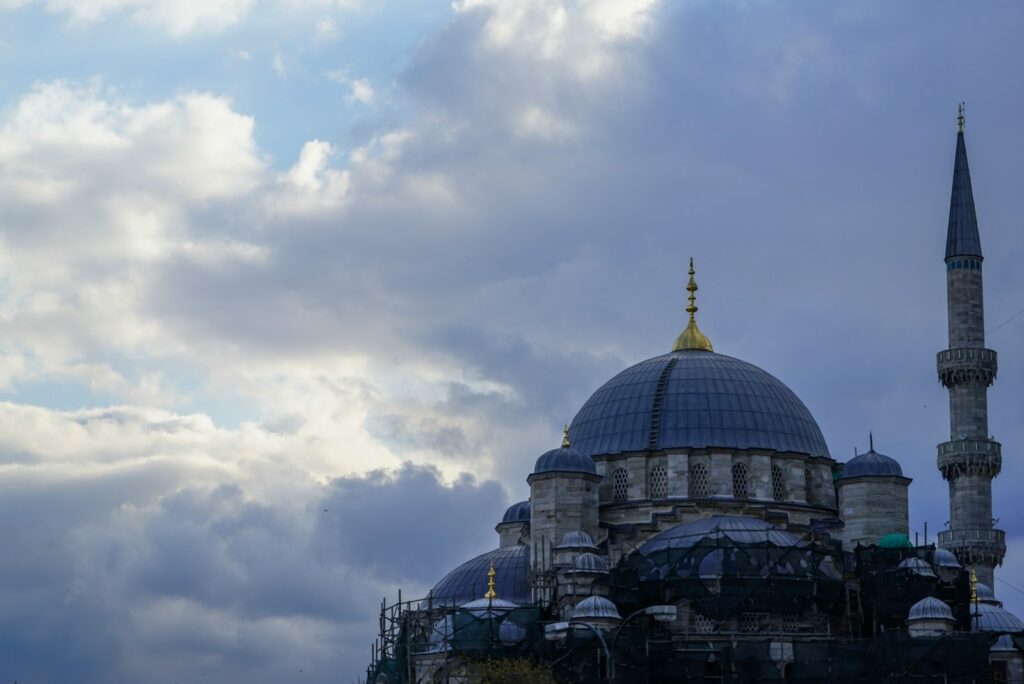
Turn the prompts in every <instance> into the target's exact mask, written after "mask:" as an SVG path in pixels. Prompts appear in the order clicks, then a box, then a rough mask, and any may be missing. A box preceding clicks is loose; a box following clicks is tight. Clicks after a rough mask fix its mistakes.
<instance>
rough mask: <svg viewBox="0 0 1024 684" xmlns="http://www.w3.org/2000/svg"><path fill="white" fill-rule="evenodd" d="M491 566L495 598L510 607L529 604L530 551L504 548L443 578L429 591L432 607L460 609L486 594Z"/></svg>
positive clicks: (469, 562) (521, 548) (489, 553)
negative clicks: (435, 605)
mask: <svg viewBox="0 0 1024 684" xmlns="http://www.w3.org/2000/svg"><path fill="white" fill-rule="evenodd" d="M492 563H493V564H494V573H495V575H494V590H495V593H497V594H498V598H500V599H502V600H505V601H510V602H512V603H520V604H522V603H529V601H530V585H529V582H528V580H527V576H528V575H529V573H530V547H529V546H526V545H525V544H516V545H514V546H506V547H503V548H500V549H495V550H493V551H488V552H487V553H482V554H480V555H479V556H477V557H476V558H472V559H470V560H468V561H466V562H465V563H463V564H462V565H460V566H459V567H457V568H455V569H454V570H452V571H451V572H449V573H448V574H447V575H445V576H444V577H443V578H442V579H441V581H440V582H438V583H437V584H436V585H435V586H434V588H433V589H431V590H430V600H431V601H433V602H434V603H435V604H442V605H450V606H460V605H462V604H464V603H466V602H467V601H473V600H474V599H478V598H482V597H483V596H484V594H486V593H487V571H488V570H490V569H491V564H492Z"/></svg>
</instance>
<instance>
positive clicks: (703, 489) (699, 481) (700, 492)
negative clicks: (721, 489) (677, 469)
mask: <svg viewBox="0 0 1024 684" xmlns="http://www.w3.org/2000/svg"><path fill="white" fill-rule="evenodd" d="M710 485H711V477H710V476H709V475H708V467H707V466H706V465H704V464H703V463H695V464H693V465H692V466H690V492H689V494H690V498H691V499H703V498H706V497H707V496H708V490H709V489H710Z"/></svg>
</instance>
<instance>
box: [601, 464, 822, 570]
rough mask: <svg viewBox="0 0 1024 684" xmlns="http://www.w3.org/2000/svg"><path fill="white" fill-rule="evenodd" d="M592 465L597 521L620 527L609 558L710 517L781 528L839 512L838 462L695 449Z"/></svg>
mask: <svg viewBox="0 0 1024 684" xmlns="http://www.w3.org/2000/svg"><path fill="white" fill-rule="evenodd" d="M594 462H595V464H596V467H597V473H598V475H600V476H601V481H600V485H599V500H600V519H601V523H602V526H603V527H605V528H615V529H616V530H617V532H616V534H615V535H613V539H612V542H613V544H612V545H613V547H615V548H613V549H612V551H611V553H612V556H613V558H612V560H613V562H614V561H615V560H617V555H618V553H619V551H620V550H621V551H622V552H628V550H629V548H630V545H636V544H639V543H641V542H642V541H643V540H644V539H646V538H648V537H650V536H652V535H654V534H657V533H658V532H660V531H662V530H666V529H669V528H671V527H673V526H675V525H678V524H680V523H682V522H687V521H689V520H693V519H696V518H701V517H706V516H708V515H715V514H727V515H748V516H752V517H757V518H764V519H769V520H770V521H771V522H773V523H776V524H779V525H780V526H781V527H786V526H789V525H795V526H802V525H808V524H809V523H810V522H811V521H812V520H821V519H825V518H833V517H835V516H837V510H836V505H837V504H836V495H835V487H834V485H833V478H832V472H833V467H834V466H835V462H834V461H833V460H831V459H828V458H815V457H808V456H806V455H803V454H795V453H793V454H788V453H777V452H769V451H761V450H736V451H726V450H711V449H693V450H689V451H683V452H678V451H672V452H639V453H630V454H621V455H614V456H595V457H594ZM604 534H605V532H602V533H601V537H602V538H603V536H604ZM595 540H598V541H599V539H598V538H597V537H595ZM619 547H621V549H619Z"/></svg>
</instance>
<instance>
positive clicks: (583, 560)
mask: <svg viewBox="0 0 1024 684" xmlns="http://www.w3.org/2000/svg"><path fill="white" fill-rule="evenodd" d="M572 569H573V570H575V571H576V572H583V573H586V572H593V573H607V572H608V561H607V560H605V558H604V557H603V556H598V555H597V554H596V553H581V554H580V555H578V556H577V557H576V560H575V561H573V564H572Z"/></svg>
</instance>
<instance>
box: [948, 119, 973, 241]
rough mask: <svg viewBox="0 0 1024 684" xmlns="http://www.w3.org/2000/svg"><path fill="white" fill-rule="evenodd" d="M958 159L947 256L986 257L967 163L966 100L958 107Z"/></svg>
mask: <svg viewBox="0 0 1024 684" xmlns="http://www.w3.org/2000/svg"><path fill="white" fill-rule="evenodd" d="M956 123H957V128H958V130H957V133H956V160H955V161H954V162H953V191H952V192H951V193H950V198H949V227H948V229H947V230H946V259H953V258H955V257H962V256H973V257H978V258H979V259H980V258H982V255H981V238H980V237H979V235H978V216H977V214H976V213H975V211H974V191H973V190H972V189H971V170H970V168H969V167H968V165H967V144H966V142H965V141H964V103H963V102H961V103H960V106H959V107H958V108H957V116H956Z"/></svg>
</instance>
